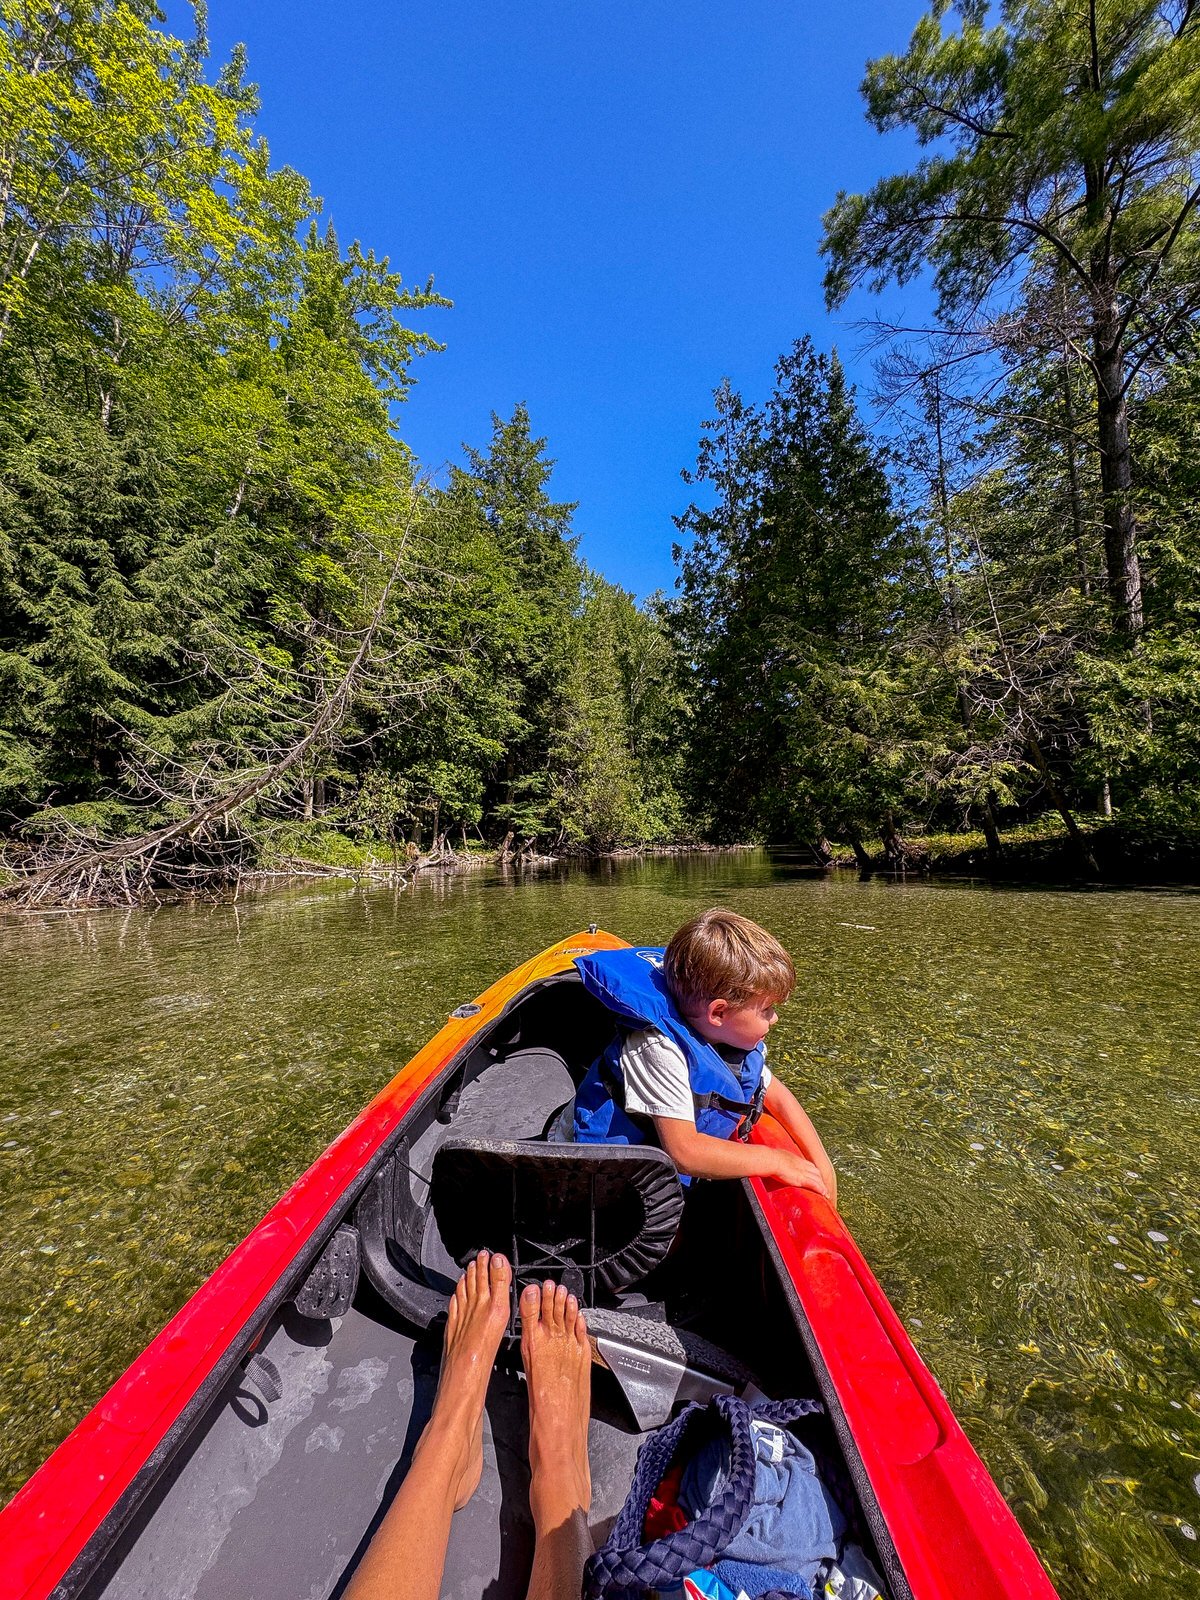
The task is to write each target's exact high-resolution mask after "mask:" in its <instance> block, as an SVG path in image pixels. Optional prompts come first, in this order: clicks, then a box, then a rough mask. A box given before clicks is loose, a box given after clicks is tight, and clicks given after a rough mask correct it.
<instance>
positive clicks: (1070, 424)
mask: <svg viewBox="0 0 1200 1600" xmlns="http://www.w3.org/2000/svg"><path fill="white" fill-rule="evenodd" d="M1058 370H1059V372H1060V373H1061V375H1062V391H1063V422H1064V431H1065V436H1066V441H1067V483H1068V486H1069V489H1070V495H1071V532H1072V534H1073V535H1074V539H1075V570H1076V572H1077V573H1078V574H1079V591H1080V593H1081V594H1082V595H1083V596H1084V597H1085V598H1086V597H1087V596H1089V595H1090V594H1091V592H1092V580H1091V576H1090V574H1089V573H1088V564H1087V546H1086V544H1085V543H1084V538H1083V503H1082V496H1081V493H1080V485H1079V461H1078V458H1077V456H1076V454H1075V397H1074V395H1073V394H1072V393H1071V369H1070V367H1069V366H1068V365H1067V360H1066V356H1065V355H1064V357H1063V360H1062V362H1061V364H1060V366H1059V369H1058Z"/></svg>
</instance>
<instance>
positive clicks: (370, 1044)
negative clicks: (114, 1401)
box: [0, 852, 1200, 1600]
mask: <svg viewBox="0 0 1200 1600" xmlns="http://www.w3.org/2000/svg"><path fill="white" fill-rule="evenodd" d="M713 903H722V904H729V905H732V906H734V907H736V908H737V909H738V910H740V911H743V912H745V913H746V914H747V915H748V916H751V917H755V918H756V919H757V920H759V921H761V922H763V923H764V924H766V925H767V926H768V927H770V928H772V929H773V930H774V931H775V932H776V933H777V934H778V935H779V936H780V937H781V938H782V939H783V940H784V941H785V942H786V943H787V944H788V946H789V948H790V949H791V950H792V951H793V953H794V955H795V957H796V964H797V969H798V973H799V984H798V987H797V991H796V994H795V996H794V997H793V999H792V1001H791V1003H790V1004H789V1006H788V1007H787V1008H786V1010H785V1012H784V1017H783V1021H782V1022H781V1023H780V1026H779V1028H778V1029H777V1030H776V1033H775V1034H774V1035H773V1037H772V1045H771V1058H772V1063H773V1065H774V1066H775V1068H776V1070H778V1071H780V1072H781V1073H782V1074H783V1075H785V1076H786V1077H787V1078H788V1079H789V1081H791V1082H792V1083H793V1084H794V1085H795V1086H796V1088H797V1089H798V1090H799V1092H800V1093H801V1095H802V1097H803V1099H804V1100H805V1102H806V1104H807V1105H808V1107H809V1109H810V1110H811V1111H812V1113H813V1114H814V1116H815V1118H816V1120H817V1123H818V1125H819V1126H820V1127H821V1129H822V1131H823V1133H824V1134H825V1136H826V1140H827V1143H828V1145H829V1147H830V1151H831V1153H832V1155H833V1157H834V1160H835V1162H836V1164H837V1166H838V1169H839V1173H840V1176H841V1189H842V1206H843V1210H844V1212H845V1215H846V1217H847V1220H848V1221H849V1223H850V1226H851V1227H852V1228H853V1230H854V1232H855V1234H856V1236H857V1238H858V1239H859V1242H860V1243H861V1245H862V1246H863V1249H864V1250H865V1252H866V1254H867V1256H868V1258H869V1259H870V1260H871V1262H872V1264H873V1266H874V1267H875V1269H876V1271H877V1272H878V1274H879V1276H880V1278H881V1279H882V1281H883V1283H884V1286H885V1288H886V1289H887V1291H888V1293H889V1294H890V1295H891V1296H892V1298H893V1300H894V1302H895V1304H896V1306H897V1309H898V1310H899V1311H900V1313H901V1315H902V1316H904V1317H905V1319H906V1321H907V1322H908V1324H909V1327H910V1328H911V1330H912V1332H913V1336H914V1338H915V1339H916V1341H917V1344H918V1346H919V1348H920V1349H921V1351H922V1353H923V1354H924V1355H925V1356H926V1358H927V1359H928V1360H929V1362H930V1364H931V1365H932V1367H933V1369H934V1371H935V1373H936V1374H937V1376H938V1378H939V1380H940V1381H941V1383H942V1385H943V1386H944V1387H945V1389H946V1390H947V1392H948V1393H949V1395H950V1398H951V1400H952V1402H953V1404H954V1405H955V1407H956V1409H957V1411H958V1413H959V1415H960V1417H961V1418H962V1420H963V1422H964V1425H965V1426H966V1428H967V1430H968V1432H969V1433H970V1435H971V1437H972V1439H973V1440H974V1442H975V1443H976V1445H977V1446H978V1447H979V1449H980V1450H981V1451H982V1453H983V1455H984V1457H985V1459H986V1461H987V1462H988V1465H989V1466H990V1468H991V1470H992V1471H993V1473H994V1474H995V1475H996V1477H997V1479H998V1481H999V1482H1000V1485H1001V1487H1002V1489H1003V1490H1004V1492H1005V1493H1006V1494H1007V1495H1008V1497H1009V1498H1010V1500H1011V1501H1012V1503H1013V1505H1014V1507H1015V1509H1016V1511H1017V1514H1018V1516H1019V1517H1020V1519H1021V1521H1022V1523H1023V1525H1024V1526H1025V1528H1026V1530H1027V1531H1028V1533H1029V1534H1030V1536H1031V1538H1032V1539H1033V1541H1034V1544H1035V1546H1036V1547H1037V1549H1038V1551H1039V1553H1040V1554H1041V1555H1042V1557H1043V1559H1044V1560H1045V1561H1046V1563H1047V1564H1048V1566H1049V1567H1050V1569H1051V1572H1052V1574H1053V1575H1054V1577H1055V1579H1056V1580H1057V1582H1058V1583H1059V1585H1060V1588H1061V1590H1062V1592H1063V1594H1064V1595H1065V1596H1067V1597H1069V1600H1084V1597H1085V1596H1086V1597H1087V1600H1094V1596H1096V1595H1098V1594H1102V1595H1106V1596H1107V1595H1110V1594H1112V1595H1115V1594H1117V1593H1123V1592H1125V1591H1126V1590H1132V1591H1133V1592H1136V1591H1137V1590H1139V1589H1145V1590H1147V1591H1149V1590H1152V1589H1153V1588H1154V1587H1155V1585H1160V1586H1161V1587H1162V1590H1163V1592H1164V1593H1168V1592H1169V1593H1171V1594H1173V1595H1179V1596H1184V1595H1197V1594H1200V1562H1198V1545H1197V1541H1196V1539H1195V1529H1196V1527H1197V1526H1198V1525H1200V1477H1198V1474H1200V1356H1198V1350H1200V1343H1198V1335H1200V1278H1198V1277H1197V1274H1200V1198H1198V1197H1200V1155H1198V1153H1197V1149H1198V1141H1197V1138H1196V1132H1197V1094H1198V1089H1197V1085H1198V1083H1200V1074H1198V1072H1197V1067H1198V1066H1200V1061H1198V1059H1197V1058H1198V1046H1197V1039H1198V1037H1200V959H1198V955H1200V951H1198V948H1197V945H1198V940H1197V926H1196V913H1195V902H1194V897H1193V895H1192V894H1191V893H1188V892H1181V891H1178V890H1171V891H1145V890H1141V891H1137V890H1130V889H1126V888H1120V889H1119V890H1114V891H1113V892H1108V891H1107V890H1106V891H1102V892H1096V891H1095V890H1092V889H1071V888H1046V887H1041V886H1039V887H1036V888H1033V887H1020V886H1017V885H1012V884H1005V885H1004V886H1003V887H998V888H996V889H994V890H993V889H988V888H986V886H982V885H980V884H979V883H977V882H975V883H973V882H970V881H966V880H959V881H954V882H948V881H944V880H936V881H934V882H932V883H931V882H928V881H923V880H920V879H909V880H906V881H903V882H896V881H891V880H887V879H880V878H875V879H871V880H869V881H866V882H860V881H858V879H857V877H856V876H855V875H854V874H853V873H846V872H838V873H835V874H833V875H831V876H825V875H822V874H820V873H817V872H816V871H815V870H814V869H813V868H812V867H811V865H810V864H808V863H807V862H805V861H803V859H801V858H797V857H789V856H785V855H767V854H766V853H764V852H752V853H729V854H716V855H698V856H690V857H673V858H661V859H653V858H648V859H635V860H626V861H619V862H612V863H608V864H606V865H605V866H604V867H602V868H590V869H589V868H582V867H570V868H565V869H564V868H556V869H553V870H552V871H549V872H539V873H525V874H521V875H517V874H509V875H504V874H501V873H498V872H488V871H486V870H485V871H480V872H473V873H470V874H465V875H463V876H461V877H457V878H446V879H440V880H426V881H424V882H422V883H419V884H418V885H417V886H416V887H415V888H413V889H412V890H390V889H379V890H370V891H367V890H360V889H357V888H354V887H352V886H345V885H331V884H325V883H322V884H319V885H312V884H305V885H297V886H295V887H291V888H288V889H285V890H281V891H276V892H272V893H269V894H265V893H264V894H258V895H253V896H251V897H249V898H247V899H245V900H244V901H242V902H241V903H240V904H238V905H236V906H232V905H218V906H196V907H174V908H168V909H163V910H159V911H155V912H111V911H109V912H98V913H84V914H79V915H75V916H70V917H38V918H33V919H29V920H25V919H17V918H8V919H5V920H4V921H3V922H2V923H0V940H3V953H4V965H3V972H4V982H3V988H2V991H0V1036H2V1037H3V1039H4V1041H5V1050H6V1056H7V1060H6V1071H5V1072H4V1073H3V1075H2V1079H0V1369H2V1371H3V1382H2V1383H0V1461H2V1462H3V1475H4V1476H3V1488H4V1490H5V1491H6V1492H11V1491H12V1490H13V1489H15V1488H16V1487H17V1486H18V1485H19V1484H20V1482H21V1481H22V1480H23V1478H24V1477H25V1476H26V1475H27V1474H28V1472H29V1471H31V1470H32V1469H33V1467H35V1466H36V1465H37V1463H38V1462H39V1461H40V1460H41V1459H42V1457H43V1456H44V1455H45V1454H46V1453H47V1452H48V1451H49V1450H50V1449H51V1448H52V1447H53V1445H54V1444H55V1443H56V1442H57V1441H58V1440H59V1439H60V1438H61V1437H62V1436H63V1434H64V1433H65V1432H66V1431H67V1430H68V1429H69V1428H70V1427H71V1426H72V1424H73V1423H74V1422H75V1421H77V1420H78V1418H79V1417H80V1416H81V1415H82V1414H83V1412H84V1411H85V1410H86V1409H87V1407H88V1406H89V1405H90V1404H92V1403H93V1402H94V1400H95V1399H96V1398H97V1397H98V1395H99V1394H100V1393H101V1392H102V1391H103V1389H104V1387H105V1386H106V1385H107V1384H108V1383H109V1382H110V1381H111V1380H112V1379H113V1378H114V1377H115V1376H116V1375H117V1374H118V1373H119V1372H120V1371H121V1370H122V1369H123V1367H124V1366H125V1365H126V1364H127V1363H128V1361H129V1360H130V1359H131V1358H132V1357H133V1355H135V1354H136V1353H137V1351H138V1350H139V1349H140V1348H141V1347H142V1345H143V1344H145V1342H146V1341H147V1339H148V1338H149V1337H150V1336H151V1335H152V1334H153V1333H154V1332H155V1331H156V1330H157V1329H158V1328H159V1327H160V1326H161V1325H162V1323H163V1322H164V1321H165V1320H166V1319H167V1318H168V1317H169V1316H170V1315H171V1313H172V1312H173V1311H174V1310H175V1309H176V1308H177V1307H178V1306H179V1304H180V1303H181V1302H182V1301H183V1300H184V1299H185V1298H186V1296H187V1295H188V1294H189V1293H190V1292H191V1291H192V1290H193V1289H194V1288H195V1287H196V1286H197V1285H198V1284H199V1283H200V1282H201V1281H202V1280H203V1278H204V1277H205V1276H206V1275H207V1274H208V1273H209V1272H210V1271H211V1270H212V1269H213V1268H214V1267H215V1266H216V1265H217V1264H218V1262H219V1261H220V1260H221V1259H222V1258H223V1256H224V1255H225V1254H226V1253H227V1252H228V1250H229V1249H230V1247H231V1246H232V1245H233V1244H234V1243H236V1242H237V1240H238V1239H239V1238H240V1237H241V1236H242V1235H243V1234H244V1233H245V1232H246V1230H247V1229H248V1228H249V1227H250V1226H252V1225H253V1223H254V1222H255V1221H256V1220H257V1219H258V1217H259V1216H261V1214H262V1213H263V1211H265V1210H266V1209H267V1207H268V1206H269V1205H270V1204H271V1203H272V1201H273V1200H274V1199H275V1198H276V1196H277V1195H278V1194H279V1193H280V1192H281V1191H282V1190H283V1189H284V1187H285V1186H286V1185H287V1184H288V1183H289V1182H290V1181H291V1180H292V1179H293V1178H294V1177H295V1176H296V1175H297V1173H298V1172H300V1171H301V1170H302V1169H303V1167H304V1166H305V1165H306V1164H307V1163H308V1162H309V1161H310V1160H312V1158H313V1157H314V1156H315V1155H317V1154H318V1153H319V1151H320V1150H321V1149H322V1148H323V1147H324V1145H326V1144H327V1143H328V1142H329V1140H330V1139H331V1138H332V1137H333V1136H334V1135H335V1134H336V1133H337V1132H338V1131H339V1130H340V1129H341V1128H342V1127H343V1126H344V1125H345V1123H346V1122H347V1121H349V1119H350V1118H351V1117H352V1116H353V1115H354V1114H355V1112H356V1111H357V1110H358V1109H359V1108H360V1107H361V1106H362V1104H363V1103H364V1102H365V1101H366V1100H367V1099H368V1098H369V1096H370V1095H371V1094H372V1093H373V1092H374V1091H375V1090H377V1089H378V1088H379V1086H380V1085H381V1084H382V1083H383V1082H385V1081H386V1080H387V1078H388V1077H389V1076H390V1075H391V1074H392V1073H393V1072H394V1071H395V1070H396V1069H397V1068H398V1067H400V1066H401V1065H403V1063H404V1062H405V1061H406V1060H407V1059H408V1057H409V1056H410V1055H411V1054H413V1052H414V1051H415V1050H416V1049H417V1048H418V1047H419V1046H420V1045H421V1044H422V1043H423V1042H424V1041H425V1039H427V1038H428V1037H429V1035H430V1034H431V1033H432V1032H433V1031H434V1030H435V1029H436V1028H437V1027H438V1026H440V1025H441V1023H442V1022H443V1021H444V1020H445V1018H446V1016H447V1015H448V1013H449V1012H450V1011H451V1010H452V1009H453V1008H454V1007H455V1006H456V1005H458V1004H459V1003H460V1002H462V1001H463V1000H467V999H470V998H471V997H472V996H473V995H475V994H476V993H478V991H479V990H480V989H482V988H484V987H485V986H486V985H487V984H488V983H490V982H492V981H493V980H494V979H496V978H497V977H499V976H501V975H502V974H503V973H504V972H506V971H508V970H509V969H510V968H511V967H513V966H515V965H516V964H517V963H518V962H519V961H521V960H523V959H525V958H526V957H527V956H529V955H530V954H532V953H533V952H535V951H537V950H539V949H541V948H542V947H544V946H545V945H547V944H549V943H551V942H552V941H554V940H555V939H558V938H560V937H562V936H563V935H565V934H568V933H570V932H573V931H574V930H576V929H578V928H582V927H584V926H586V925H587V923H588V922H590V921H598V922H599V923H600V924H601V926H603V927H606V928H609V929H611V930H612V931H613V932H615V933H619V934H621V935H623V936H624V937H626V938H629V939H631V940H633V941H636V942H657V941H661V940H662V939H663V938H665V937H666V936H667V935H668V934H669V933H670V932H671V930H672V929H673V928H675V927H676V926H677V925H678V924H679V923H680V922H682V921H683V920H684V919H685V918H686V917H687V916H689V915H690V914H691V913H692V912H694V911H695V910H697V909H699V908H700V907H702V906H704V905H708V904H713Z"/></svg>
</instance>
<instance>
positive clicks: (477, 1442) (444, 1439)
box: [417, 1250, 512, 1511]
mask: <svg viewBox="0 0 1200 1600" xmlns="http://www.w3.org/2000/svg"><path fill="white" fill-rule="evenodd" d="M511 1291H512V1270H511V1268H510V1267H509V1264H508V1262H507V1261H506V1260H505V1259H504V1257H503V1256H489V1255H488V1252H487V1251H486V1250H481V1251H480V1252H479V1254H478V1255H477V1256H476V1257H475V1259H474V1261H471V1262H468V1263H467V1269H466V1271H465V1272H464V1273H463V1275H462V1277H461V1278H460V1279H459V1280H458V1283H457V1284H456V1285H455V1289H454V1293H453V1295H451V1297H450V1308H449V1313H448V1316H447V1320H446V1339H445V1344H444V1345H443V1347H442V1370H441V1373H440V1375H439V1377H438V1387H437V1395H436V1396H435V1398H434V1402H433V1412H432V1414H431V1415H430V1418H429V1421H428V1423H427V1424H426V1426H425V1431H424V1433H423V1434H422V1435H421V1439H420V1443H419V1444H418V1445H417V1450H418V1451H422V1452H424V1451H436V1452H437V1453H438V1455H439V1457H440V1458H441V1459H442V1460H443V1461H444V1464H445V1466H446V1468H447V1469H448V1470H449V1471H450V1473H451V1477H452V1482H453V1486H454V1508H455V1510H456V1511H457V1510H458V1508H459V1507H460V1506H464V1505H466V1503H467V1501H468V1500H469V1499H470V1498H471V1496H472V1495H473V1494H474V1493H475V1491H476V1489H477V1488H478V1487H479V1480H480V1478H481V1477H482V1475H483V1403H484V1401H485V1399H486V1398H487V1387H488V1379H489V1378H490V1377H491V1375H492V1363H493V1362H494V1361H495V1359H496V1351H497V1350H498V1349H499V1346H500V1338H501V1335H502V1334H503V1332H504V1330H505V1328H506V1327H507V1325H508V1313H509V1306H510V1298H511Z"/></svg>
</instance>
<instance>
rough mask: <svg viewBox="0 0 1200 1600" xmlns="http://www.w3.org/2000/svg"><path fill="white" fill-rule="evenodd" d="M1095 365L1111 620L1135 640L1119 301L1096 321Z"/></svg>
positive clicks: (1138, 596)
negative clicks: (1118, 315)
mask: <svg viewBox="0 0 1200 1600" xmlns="http://www.w3.org/2000/svg"><path fill="white" fill-rule="evenodd" d="M1092 346H1093V351H1092V353H1093V357H1094V359H1095V363H1096V422H1097V427H1098V431H1099V437H1100V486H1101V488H1102V490H1103V492H1104V564H1105V567H1106V569H1107V575H1108V594H1109V600H1110V602H1111V604H1112V611H1113V620H1114V622H1115V623H1116V625H1117V628H1118V629H1119V631H1120V632H1122V633H1123V634H1125V636H1126V637H1127V638H1128V639H1129V640H1130V641H1131V642H1133V641H1135V640H1136V639H1137V637H1138V635H1139V634H1140V633H1141V631H1142V622H1143V615H1142V573H1141V568H1140V566H1139V564H1138V557H1137V519H1136V517H1135V515H1134V510H1133V454H1132V452H1131V450H1130V448H1129V410H1128V407H1127V406H1126V403H1125V352H1124V349H1123V348H1122V344H1121V339H1120V335H1119V334H1118V333H1117V307H1116V298H1115V296H1113V297H1112V299H1111V300H1110V302H1109V303H1108V305H1107V306H1106V308H1105V310H1104V312H1103V314H1102V315H1101V316H1100V317H1099V318H1098V319H1097V321H1096V325H1095V329H1094V332H1093V338H1092Z"/></svg>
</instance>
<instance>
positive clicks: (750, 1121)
mask: <svg viewBox="0 0 1200 1600" xmlns="http://www.w3.org/2000/svg"><path fill="white" fill-rule="evenodd" d="M766 1092H767V1090H766V1085H765V1084H764V1083H763V1081H762V1079H761V1078H760V1079H759V1083H758V1088H757V1089H755V1091H754V1099H753V1100H731V1099H729V1097H728V1096H727V1095H723V1094H717V1093H716V1091H715V1090H714V1091H713V1092H712V1093H710V1094H694V1095H693V1096H692V1099H693V1101H694V1102H695V1106H696V1110H697V1111H698V1112H699V1111H713V1110H716V1111H724V1112H726V1113H727V1114H728V1115H729V1116H731V1117H741V1119H742V1120H741V1121H740V1122H739V1123H738V1126H737V1136H738V1138H739V1139H740V1140H741V1141H742V1143H743V1144H745V1143H746V1141H747V1140H748V1139H749V1137H750V1130H751V1128H753V1126H754V1124H755V1123H756V1122H757V1121H758V1119H759V1117H761V1116H762V1112H763V1098H764V1096H765V1095H766Z"/></svg>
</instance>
